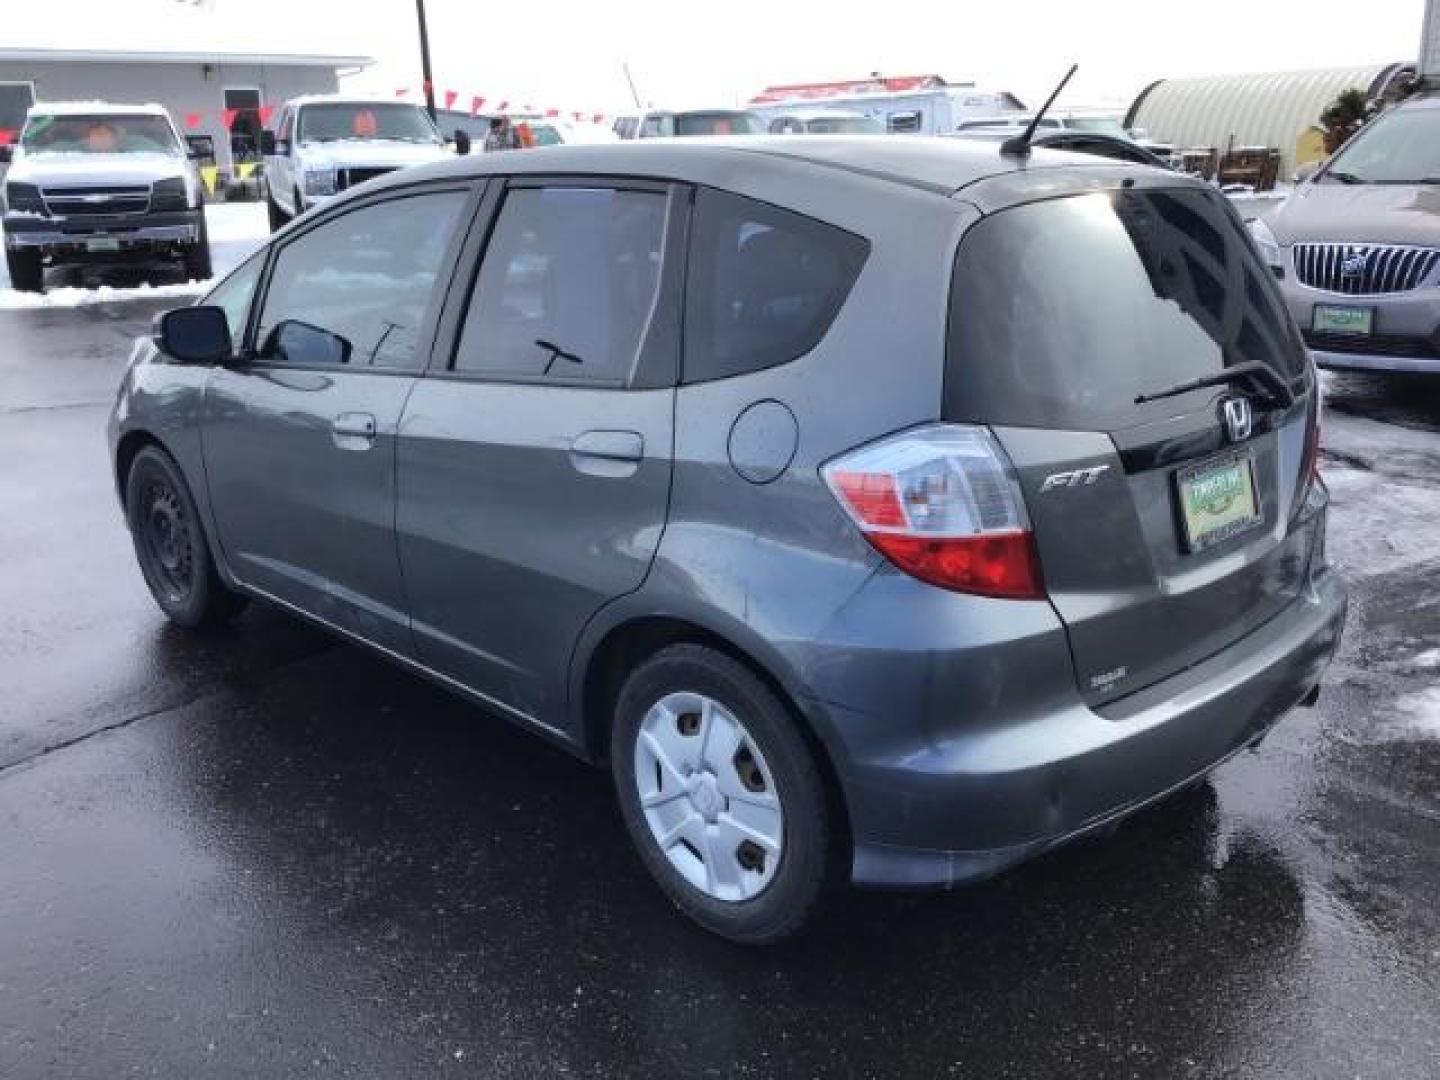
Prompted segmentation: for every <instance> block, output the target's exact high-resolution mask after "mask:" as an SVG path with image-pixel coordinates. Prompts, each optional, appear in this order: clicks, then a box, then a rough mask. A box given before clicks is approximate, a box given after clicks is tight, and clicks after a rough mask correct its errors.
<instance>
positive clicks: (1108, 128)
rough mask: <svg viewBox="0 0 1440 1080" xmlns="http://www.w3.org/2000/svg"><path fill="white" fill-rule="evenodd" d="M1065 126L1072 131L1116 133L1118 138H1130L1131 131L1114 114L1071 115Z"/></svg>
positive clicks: (1098, 133)
mask: <svg viewBox="0 0 1440 1080" xmlns="http://www.w3.org/2000/svg"><path fill="white" fill-rule="evenodd" d="M1065 126H1066V127H1068V128H1070V129H1071V130H1072V131H1091V132H1094V133H1096V134H1097V135H1114V136H1115V137H1116V138H1117V139H1128V138H1130V133H1129V132H1128V131H1126V130H1125V125H1124V124H1122V123H1120V121H1119V120H1116V119H1115V117H1113V116H1080V117H1071V118H1070V120H1069V122H1068V123H1066V125H1065Z"/></svg>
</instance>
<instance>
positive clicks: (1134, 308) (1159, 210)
mask: <svg viewBox="0 0 1440 1080" xmlns="http://www.w3.org/2000/svg"><path fill="white" fill-rule="evenodd" d="M1221 198H1222V197H1221V196H1219V195H1215V194H1212V193H1210V192H1206V191H1199V190H1194V189H1168V190H1147V191H1121V192H1114V193H1110V194H1096V195H1078V196H1073V197H1069V198H1061V199H1053V200H1050V201H1047V202H1038V203H1029V204H1027V205H1024V206H1019V207H1016V208H1014V209H1010V210H1005V211H1002V212H1000V213H998V214H995V215H994V216H992V217H989V218H986V219H985V220H983V221H981V222H980V223H979V224H978V225H976V226H975V227H974V228H973V229H971V230H970V232H969V233H967V234H966V236H965V238H964V239H963V240H962V241H961V243H960V250H959V252H958V254H957V256H956V261H955V275H954V278H953V281H952V284H951V305H950V349H949V361H948V369H947V371H946V378H945V417H946V419H950V420H964V421H971V422H979V423H990V424H1005V425H1010V426H1014V427H1050V428H1062V429H1068V430H1075V431H1114V430H1119V429H1121V428H1125V427H1130V426H1133V425H1135V424H1138V423H1144V422H1147V421H1150V420H1154V419H1158V418H1161V417H1163V416H1165V415H1173V414H1174V413H1175V411H1176V408H1177V405H1179V406H1180V407H1182V408H1183V402H1184V399H1183V398H1176V399H1171V400H1166V401H1158V402H1150V403H1148V404H1146V405H1143V406H1139V405H1136V404H1135V397H1136V395H1137V394H1143V393H1146V392H1151V391H1156V390H1161V389H1164V388H1167V387H1171V386H1174V385H1176V384H1177V383H1181V382H1184V381H1187V380H1189V379H1196V378H1201V377H1203V376H1207V375H1213V374H1215V373H1216V372H1219V371H1221V370H1222V369H1223V368H1225V367H1231V366H1234V365H1236V364H1243V363H1248V362H1251V361H1258V362H1260V363H1263V364H1268V365H1270V366H1271V367H1273V368H1274V369H1275V370H1276V371H1277V372H1279V373H1280V374H1281V375H1282V376H1283V377H1284V378H1286V379H1288V380H1295V379H1296V378H1298V377H1301V376H1302V375H1303V371H1304V363H1305V359H1304V347H1303V345H1302V344H1301V343H1300V341H1299V338H1298V335H1297V334H1296V333H1295V331H1294V329H1293V327H1292V326H1291V323H1290V320H1289V318H1288V316H1287V315H1286V313H1285V309H1284V306H1283V303H1282V301H1281V299H1280V295H1279V292H1278V290H1277V288H1276V286H1275V282H1274V279H1273V277H1272V275H1271V274H1270V272H1269V271H1268V270H1267V268H1266V267H1264V266H1263V265H1261V263H1260V260H1259V259H1258V258H1257V257H1256V256H1255V255H1254V253H1253V251H1252V250H1251V245H1250V243H1249V241H1248V238H1247V237H1246V236H1245V234H1244V232H1243V226H1241V225H1240V223H1239V219H1238V218H1236V217H1235V216H1234V214H1233V213H1231V212H1230V211H1229V209H1228V208H1227V207H1226V206H1224V205H1223V204H1222V203H1221V202H1220V200H1221ZM1196 393H1204V394H1214V393H1215V390H1214V389H1213V388H1212V389H1209V390H1206V391H1197V392H1196Z"/></svg>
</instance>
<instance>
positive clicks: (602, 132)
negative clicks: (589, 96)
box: [515, 116, 620, 147]
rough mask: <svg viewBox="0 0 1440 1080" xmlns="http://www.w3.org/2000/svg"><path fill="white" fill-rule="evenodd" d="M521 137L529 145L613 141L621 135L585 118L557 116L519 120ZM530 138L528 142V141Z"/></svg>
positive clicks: (517, 125)
mask: <svg viewBox="0 0 1440 1080" xmlns="http://www.w3.org/2000/svg"><path fill="white" fill-rule="evenodd" d="M515 126H516V127H517V128H518V129H520V138H521V140H522V142H526V145H528V146H532V147H533V146H565V145H572V144H577V143H613V142H618V141H619V138H620V137H619V136H618V135H616V134H615V132H614V131H612V130H611V129H610V128H608V127H605V126H604V125H603V124H592V123H587V122H585V121H583V120H561V119H558V118H556V117H553V116H551V117H541V118H537V119H533V120H529V119H526V120H517V121H515ZM527 140H528V142H527Z"/></svg>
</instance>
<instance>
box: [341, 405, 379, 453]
mask: <svg viewBox="0 0 1440 1080" xmlns="http://www.w3.org/2000/svg"><path fill="white" fill-rule="evenodd" d="M330 434H331V437H332V438H333V439H334V440H335V445H336V446H338V447H340V448H341V449H343V450H365V449H368V448H369V447H370V446H372V445H373V444H374V442H375V417H374V416H373V415H371V414H370V413H363V412H346V413H341V414H340V415H339V416H337V417H335V421H334V422H333V423H332V424H331V425H330Z"/></svg>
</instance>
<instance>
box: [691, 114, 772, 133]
mask: <svg viewBox="0 0 1440 1080" xmlns="http://www.w3.org/2000/svg"><path fill="white" fill-rule="evenodd" d="M764 130H765V125H764V123H763V122H762V121H761V120H760V118H759V117H758V116H756V115H755V114H754V113H748V112H693V113H678V114H676V116H675V134H676V135H758V134H760V133H761V132H762V131H764Z"/></svg>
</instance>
